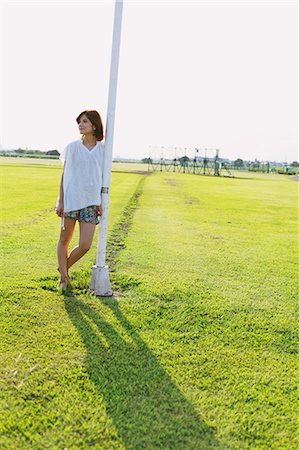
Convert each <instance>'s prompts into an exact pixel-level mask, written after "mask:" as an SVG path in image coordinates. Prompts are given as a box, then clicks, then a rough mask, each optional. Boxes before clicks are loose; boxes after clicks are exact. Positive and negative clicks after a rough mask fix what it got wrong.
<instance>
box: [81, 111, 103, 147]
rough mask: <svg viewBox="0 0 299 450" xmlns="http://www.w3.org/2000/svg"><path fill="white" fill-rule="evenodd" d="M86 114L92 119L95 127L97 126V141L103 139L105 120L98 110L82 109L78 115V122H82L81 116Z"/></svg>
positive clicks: (95, 132) (95, 133)
mask: <svg viewBox="0 0 299 450" xmlns="http://www.w3.org/2000/svg"><path fill="white" fill-rule="evenodd" d="M83 114H85V116H86V117H87V118H88V119H89V120H90V121H91V123H92V124H93V126H94V127H96V129H95V131H94V133H93V134H94V136H95V137H96V138H97V141H102V140H103V139H104V131H103V122H102V119H101V116H100V114H99V113H98V111H94V110H90V109H87V110H86V111H82V112H81V113H80V114H79V116H78V117H77V119H76V121H77V123H79V122H80V118H81V116H83Z"/></svg>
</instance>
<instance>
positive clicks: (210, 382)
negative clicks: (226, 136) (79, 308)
mask: <svg viewBox="0 0 299 450" xmlns="http://www.w3.org/2000/svg"><path fill="white" fill-rule="evenodd" d="M297 189H298V186H297V184H296V183H295V182H294V181H292V180H290V179H288V178H282V177H277V176H271V175H270V176H268V175H260V176H256V175H254V176H253V177H250V174H248V175H247V177H244V175H243V177H242V178H235V179H224V178H214V177H200V176H193V175H183V174H174V173H172V174H171V173H157V174H153V175H152V176H151V177H148V178H147V179H146V182H145V187H144V191H143V195H142V198H141V202H140V206H139V208H138V209H137V210H136V213H135V215H134V219H133V226H132V228H131V230H130V233H129V235H128V237H127V238H126V248H125V250H124V251H123V252H121V254H120V257H119V262H118V263H117V266H116V267H117V270H116V273H115V276H116V280H117V282H118V283H119V284H120V285H121V286H122V288H123V289H127V293H126V295H125V298H124V299H123V300H122V302H121V305H122V309H123V312H124V314H125V315H126V316H127V317H128V318H130V322H131V324H132V325H133V327H134V328H135V329H137V330H138V332H139V333H140V336H141V337H142V339H143V340H144V342H145V343H146V344H147V345H148V346H150V348H151V349H152V351H153V353H154V354H155V356H156V357H157V358H158V359H159V361H160V362H161V364H162V366H163V367H164V368H165V370H166V371H167V373H169V374H170V376H171V378H172V380H174V381H175V383H176V384H177V386H178V387H179V389H180V391H181V392H182V393H183V395H184V396H185V398H186V399H188V401H189V402H190V403H191V404H192V405H193V407H194V408H195V410H196V412H197V413H198V415H199V417H202V418H204V420H205V422H206V423H207V424H208V425H209V426H211V427H212V428H213V429H215V430H216V436H217V438H218V439H219V440H220V442H221V443H222V444H223V445H225V446H227V447H228V448H285V449H293V448H294V449H295V448H298V441H297V438H298V435H297V416H296V414H297V411H298V410H297V403H296V401H297V400H296V399H297V395H296V394H297V377H296V373H297V372H296V371H297V370H298V359H297V352H298V329H297V325H296V324H297V321H296V304H297V303H296V302H297V298H298V276H297V274H298V244H297V224H298V210H297ZM178 448H179V447H178ZM197 448H201V447H200V443H198V447H197Z"/></svg>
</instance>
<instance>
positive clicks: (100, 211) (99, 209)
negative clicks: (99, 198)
mask: <svg viewBox="0 0 299 450" xmlns="http://www.w3.org/2000/svg"><path fill="white" fill-rule="evenodd" d="M96 211H97V216H101V215H102V213H103V209H102V205H97V209H96Z"/></svg>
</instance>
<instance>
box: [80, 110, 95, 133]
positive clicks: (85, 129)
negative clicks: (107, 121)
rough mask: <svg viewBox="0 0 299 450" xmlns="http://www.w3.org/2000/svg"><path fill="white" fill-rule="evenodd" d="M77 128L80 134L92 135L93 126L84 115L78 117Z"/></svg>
mask: <svg viewBox="0 0 299 450" xmlns="http://www.w3.org/2000/svg"><path fill="white" fill-rule="evenodd" d="M78 127H79V131H80V133H81V134H89V133H91V134H92V133H93V125H92V123H91V121H90V120H89V119H88V117H87V116H86V115H85V114H83V115H82V116H81V117H80V119H79V123H78Z"/></svg>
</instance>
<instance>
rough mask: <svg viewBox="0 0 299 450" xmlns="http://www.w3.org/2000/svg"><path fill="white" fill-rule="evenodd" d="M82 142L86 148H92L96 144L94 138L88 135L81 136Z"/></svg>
mask: <svg viewBox="0 0 299 450" xmlns="http://www.w3.org/2000/svg"><path fill="white" fill-rule="evenodd" d="M81 139H82V142H83V144H84V145H86V146H87V147H92V146H93V147H94V146H95V145H96V143H97V139H96V137H95V136H88V135H85V134H84V135H83V136H82V138H81Z"/></svg>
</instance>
